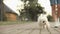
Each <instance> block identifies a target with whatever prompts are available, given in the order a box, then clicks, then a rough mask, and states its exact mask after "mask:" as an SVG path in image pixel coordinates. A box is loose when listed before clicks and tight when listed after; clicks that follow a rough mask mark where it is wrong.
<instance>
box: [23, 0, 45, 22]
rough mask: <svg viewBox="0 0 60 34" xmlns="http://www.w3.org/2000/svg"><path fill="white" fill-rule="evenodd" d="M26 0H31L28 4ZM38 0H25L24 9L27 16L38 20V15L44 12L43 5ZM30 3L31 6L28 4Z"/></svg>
mask: <svg viewBox="0 0 60 34" xmlns="http://www.w3.org/2000/svg"><path fill="white" fill-rule="evenodd" d="M26 1H29V3H28V4H26ZM37 1H38V0H24V2H25V4H24V10H25V13H26V15H25V16H26V17H27V18H29V19H31V20H33V21H36V20H37V15H38V14H41V13H42V12H44V10H43V7H42V6H41V5H40V4H38V3H37ZM28 5H29V6H28Z"/></svg>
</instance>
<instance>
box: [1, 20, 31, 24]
mask: <svg viewBox="0 0 60 34" xmlns="http://www.w3.org/2000/svg"><path fill="white" fill-rule="evenodd" d="M25 23H32V21H1V22H0V25H13V24H25Z"/></svg>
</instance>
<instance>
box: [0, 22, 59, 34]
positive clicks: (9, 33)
mask: <svg viewBox="0 0 60 34" xmlns="http://www.w3.org/2000/svg"><path fill="white" fill-rule="evenodd" d="M53 24H54V23H51V28H50V29H49V30H47V29H42V30H40V29H39V26H38V24H37V23H36V22H33V23H27V24H15V25H5V26H4V25H3V26H0V34H60V27H58V28H54V27H53Z"/></svg>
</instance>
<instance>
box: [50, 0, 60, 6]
mask: <svg viewBox="0 0 60 34" xmlns="http://www.w3.org/2000/svg"><path fill="white" fill-rule="evenodd" d="M50 4H51V5H56V4H60V0H50Z"/></svg>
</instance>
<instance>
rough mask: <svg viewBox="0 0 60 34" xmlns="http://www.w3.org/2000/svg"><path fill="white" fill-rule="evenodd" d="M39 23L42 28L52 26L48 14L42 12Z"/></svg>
mask: <svg viewBox="0 0 60 34" xmlns="http://www.w3.org/2000/svg"><path fill="white" fill-rule="evenodd" d="M38 24H39V27H40V28H49V27H50V24H49V22H48V19H47V16H46V15H45V14H41V15H40V16H39V17H38Z"/></svg>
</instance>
